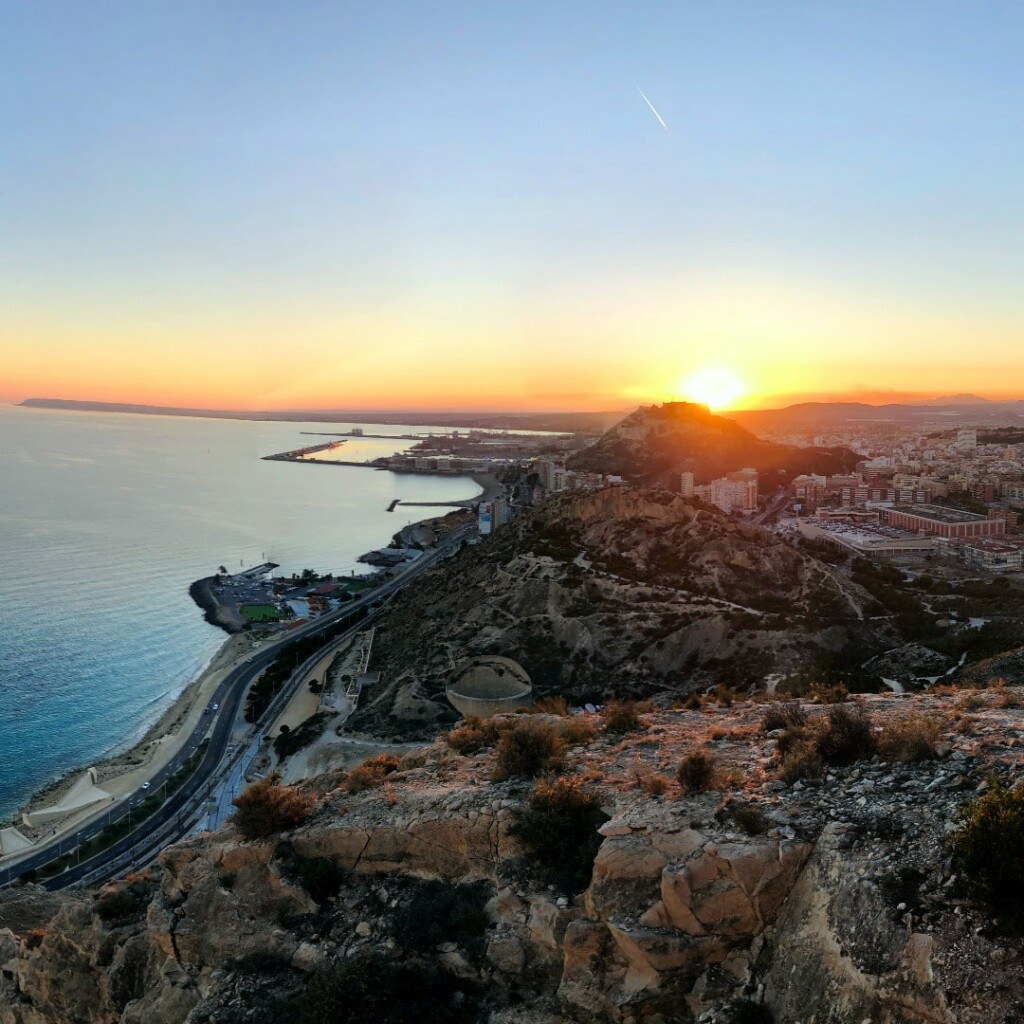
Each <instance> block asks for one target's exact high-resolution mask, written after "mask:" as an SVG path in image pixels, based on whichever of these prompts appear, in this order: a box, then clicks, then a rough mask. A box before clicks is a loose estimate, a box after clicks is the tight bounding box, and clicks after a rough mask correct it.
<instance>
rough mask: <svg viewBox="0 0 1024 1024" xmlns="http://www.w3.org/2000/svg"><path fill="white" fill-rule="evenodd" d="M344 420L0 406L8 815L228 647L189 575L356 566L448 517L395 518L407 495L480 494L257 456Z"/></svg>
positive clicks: (138, 728)
mask: <svg viewBox="0 0 1024 1024" xmlns="http://www.w3.org/2000/svg"><path fill="white" fill-rule="evenodd" d="M348 426H349V425H341V426H335V425H325V424H300V423H248V422H233V421H222V420H199V419H183V418H175V417H156V416H129V415H101V414H93V413H60V412H48V411H42V410H29V409H21V408H11V407H0V819H2V818H3V817H5V816H6V815H7V814H9V813H11V812H12V811H13V810H15V809H16V808H17V807H18V806H20V805H21V804H22V803H23V802H24V800H25V799H26V798H27V797H28V796H29V795H30V794H31V793H32V792H33V791H34V790H35V789H37V788H38V787H39V786H40V785H42V784H44V783H46V782H47V781H49V780H50V779H52V778H54V777H55V776H57V775H60V774H61V773H63V772H64V771H66V770H67V769H69V768H73V767H76V766H79V765H83V764H88V763H90V762H92V761H94V760H97V759H99V758H101V757H103V756H104V755H106V754H109V753H111V752H113V751H115V750H116V749H118V748H121V747H125V746H127V745H129V744H130V743H131V742H133V741H134V740H135V739H137V738H138V737H139V736H140V735H141V734H142V733H143V732H144V731H145V729H146V727H147V726H148V725H149V724H151V723H152V722H153V721H154V720H155V719H156V718H158V717H159V715H160V714H161V712H162V711H163V710H164V708H166V707H167V705H168V704H169V703H170V702H171V701H172V700H173V699H174V697H175V696H176V695H177V694H178V693H179V692H180V691H181V690H182V689H183V688H184V686H185V685H186V684H187V683H188V682H189V680H190V679H192V678H193V676H194V675H195V674H196V672H197V671H198V670H199V669H201V667H202V666H203V665H204V664H205V663H206V662H207V661H208V660H209V658H210V657H211V656H212V655H213V654H214V652H215V651H216V650H217V648H218V647H219V646H220V644H221V643H222V642H223V640H224V639H225V634H224V633H222V632H221V631H219V630H217V629H215V628H214V627H212V626H209V625H207V623H205V622H204V621H203V618H202V613H201V612H200V610H199V609H198V608H197V607H196V606H195V605H194V604H193V603H192V601H191V599H190V598H189V596H188V585H189V583H191V582H192V580H194V579H197V578H198V577H200V576H206V575H209V574H210V573H212V572H215V571H216V569H217V566H218V565H220V564H221V563H223V564H225V565H226V566H228V568H229V569H231V568H236V569H237V568H238V567H239V566H240V565H241V564H245V565H246V566H249V565H254V564H256V563H258V562H261V561H263V560H264V554H265V555H266V558H267V559H270V560H271V561H275V562H279V563H280V564H281V567H282V570H283V571H285V572H293V571H300V570H301V569H303V568H305V567H307V566H308V567H311V568H314V569H317V570H319V571H326V570H331V571H346V570H349V569H352V568H356V567H357V565H358V563H357V562H356V558H357V556H358V555H360V554H362V553H363V552H365V551H368V550H370V549H371V548H375V547H380V546H381V545H383V544H385V543H386V542H387V541H388V540H389V539H390V538H391V535H392V534H393V533H394V532H395V531H396V530H398V529H399V528H400V527H402V526H404V525H405V524H406V523H407V522H409V521H410V518H422V517H423V516H425V515H429V514H432V513H433V512H434V510H430V509H420V510H416V511H415V513H413V510H403V509H401V508H399V509H398V510H397V511H396V512H394V513H388V512H387V511H385V510H386V508H387V506H388V504H389V503H390V502H391V500H392V499H393V498H402V499H405V500H409V501H445V500H452V499H457V498H469V497H472V496H473V495H474V494H476V493H477V492H478V488H477V487H476V485H475V484H474V483H473V482H472V480H469V479H468V478H456V479H445V478H438V477H425V476H424V477H414V476H406V475H396V474H391V473H379V472H375V471H373V470H368V469H361V468H356V467H334V466H331V467H327V466H301V465H294V464H289V463H280V462H262V461H261V460H260V456H261V455H269V454H271V453H273V452H279V451H285V450H288V449H291V448H297V447H301V446H304V445H309V444H314V443H318V442H319V441H323V440H326V438H314V437H308V436H306V437H304V436H303V435H302V434H301V433H300V431H302V430H314V431H316V430H321V431H323V430H344V429H348ZM366 429H367V430H368V431H375V432H378V433H401V432H403V429H404V428H400V427H391V426H388V427H381V426H372V425H369V424H367V425H366ZM414 429H415V428H414ZM419 429H423V428H419ZM406 444H407V442H403V441H374V440H369V439H365V440H360V441H358V442H349V443H348V444H346V446H345V451H346V457H349V458H352V459H365V458H370V457H375V456H377V455H383V454H390V453H392V452H395V451H400V450H402V449H403V448H405V447H406ZM436 511H437V512H443V509H439V510H436ZM360 568H363V569H365V566H364V567H360Z"/></svg>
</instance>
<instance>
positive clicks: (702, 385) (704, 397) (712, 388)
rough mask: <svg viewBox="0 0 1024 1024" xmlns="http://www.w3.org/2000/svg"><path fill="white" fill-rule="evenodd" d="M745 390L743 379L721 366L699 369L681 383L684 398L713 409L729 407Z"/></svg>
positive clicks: (680, 387)
mask: <svg viewBox="0 0 1024 1024" xmlns="http://www.w3.org/2000/svg"><path fill="white" fill-rule="evenodd" d="M745 391H746V387H745V386H744V384H743V381H741V380H740V379H739V377H737V376H736V374H735V373H733V372H732V371H731V370H723V369H721V368H720V367H708V368H706V369H703V370H697V372H696V373H693V374H691V375H690V376H689V377H687V378H686V379H685V380H684V381H683V382H682V383H681V384H680V385H679V392H680V394H681V395H682V396H683V398H685V399H687V400H688V401H691V402H700V403H701V405H706V406H707V407H708V408H709V409H712V410H715V409H727V408H729V406H731V405H732V404H733V403H734V402H735V401H736V399H738V398H739V397H740V396H741V395H742V394H743V393H744V392H745Z"/></svg>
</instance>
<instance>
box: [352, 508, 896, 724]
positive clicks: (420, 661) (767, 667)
mask: <svg viewBox="0 0 1024 1024" xmlns="http://www.w3.org/2000/svg"><path fill="white" fill-rule="evenodd" d="M870 604H871V598H870V597H869V596H868V595H867V594H866V592H864V591H863V590H861V588H860V587H858V586H856V585H854V584H852V583H851V582H850V581H849V580H848V578H847V577H845V576H844V575H843V574H842V573H841V572H839V571H837V570H836V568H835V567H834V566H831V565H828V564H825V563H823V562H820V561H817V560H816V559H814V558H812V557H810V556H809V555H807V554H805V553H803V552H802V551H799V550H797V549H796V548H794V547H793V546H792V545H790V544H787V543H786V542H784V541H783V540H781V539H779V538H778V537H777V536H775V535H773V534H771V533H769V532H767V531H765V530H761V529H760V528H758V527H754V526H748V525H744V524H742V523H740V522H737V521H736V520H734V519H731V518H730V517H728V516H726V515H724V514H723V513H721V512H719V511H718V510H716V509H711V508H707V507H702V506H699V505H695V504H692V503H687V502H686V501H684V500H683V499H682V498H681V497H680V496H679V495H677V494H671V493H669V492H665V491H647V490H637V489H628V490H627V489H622V488H608V489H605V490H602V491H596V492H585V493H579V494H566V495H561V496H558V497H556V498H552V499H550V500H549V501H547V502H546V503H545V504H544V505H543V507H541V508H539V509H535V510H533V511H532V512H531V513H529V514H527V515H525V516H521V517H519V518H517V519H515V520H514V521H513V522H512V523H510V524H509V525H508V526H506V527H504V528H502V529H501V530H499V531H498V532H496V533H495V534H493V535H492V536H490V537H488V538H485V539H483V540H482V541H481V542H480V544H478V545H477V546H474V547H470V548H467V549H464V550H463V551H462V552H461V553H460V554H459V555H458V556H457V557H455V558H452V559H450V560H449V561H447V562H445V563H443V564H442V565H440V566H439V567H438V568H436V569H434V570H432V571H431V572H430V574H429V575H427V576H425V577H424V580H423V583H422V584H421V585H417V586H416V587H412V588H409V589H408V590H406V591H403V592H402V593H401V594H400V595H399V596H398V597H396V598H395V600H394V602H393V605H392V607H391V609H390V610H389V611H388V612H387V614H386V615H385V616H384V617H383V618H382V619H381V620H380V621H379V628H378V630H377V639H376V642H375V648H374V650H375V655H374V661H373V668H374V669H375V670H376V671H379V672H380V679H381V681H380V682H379V683H378V684H377V685H376V686H375V687H373V688H372V689H370V690H367V691H366V692H365V693H364V695H363V702H362V705H361V708H360V711H359V713H358V715H357V716H356V717H355V724H354V727H355V728H356V729H359V730H363V731H366V732H370V733H373V734H375V735H378V736H399V737H410V736H412V737H421V738H426V737H429V736H432V735H434V733H435V732H436V730H437V728H438V723H439V722H445V721H449V720H452V718H453V712H452V711H451V709H450V708H449V707H448V705H447V702H446V701H445V699H444V690H445V686H446V684H447V682H448V680H449V679H450V678H451V675H452V671H453V669H454V668H455V666H456V665H457V664H458V663H460V662H461V661H462V660H463V659H465V658H466V657H470V656H473V655H480V654H498V655H503V656H506V657H510V658H513V659H515V660H516V661H518V662H520V663H521V664H522V665H523V666H524V667H525V668H526V670H527V672H528V673H529V675H530V677H531V679H532V680H533V683H534V686H535V690H536V692H537V694H538V695H540V696H546V695H552V694H562V695H565V696H567V697H568V698H569V699H570V700H572V701H576V702H585V701H591V702H594V703H603V702H604V701H606V700H608V699H609V698H610V697H612V696H629V695H631V696H651V695H653V694H656V693H666V694H668V695H669V696H670V697H686V695H687V694H689V693H691V692H693V691H694V690H696V689H702V688H705V687H707V686H709V685H714V684H719V683H724V684H728V685H735V686H740V687H749V686H758V685H759V686H762V687H763V686H764V685H765V680H766V678H767V677H769V676H770V675H771V674H772V673H787V672H792V671H797V670H802V671H814V670H815V669H816V668H822V669H823V670H824V669H825V668H826V667H828V666H834V665H835V664H836V662H837V660H843V659H844V658H846V656H847V655H850V657H853V658H854V660H856V659H855V655H856V654H857V652H860V651H864V650H878V649H881V648H883V647H888V646H892V639H891V637H889V635H888V633H887V632H886V631H887V630H888V629H890V628H891V627H888V626H887V625H886V623H885V621H884V620H870V621H869V619H868V618H867V616H866V609H867V608H868V606H869V605H870ZM865 656H866V655H865ZM846 660H849V659H848V658H846Z"/></svg>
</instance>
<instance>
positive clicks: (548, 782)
mask: <svg viewBox="0 0 1024 1024" xmlns="http://www.w3.org/2000/svg"><path fill="white" fill-rule="evenodd" d="M607 820H608V815H607V814H605V813H604V811H602V810H601V802H600V800H599V798H598V797H597V796H596V795H595V794H593V793H588V792H586V791H585V790H584V789H583V788H582V786H581V785H580V783H579V781H578V780H576V779H568V778H564V777H563V778H555V779H541V780H540V781H539V782H537V784H536V785H535V786H534V790H533V793H532V794H531V795H530V798H529V800H528V801H527V802H526V805H525V806H524V807H522V808H520V809H519V810H518V811H517V812H516V815H515V820H514V822H513V824H512V828H511V833H512V835H513V836H514V837H515V838H516V839H518V840H519V842H520V843H522V844H523V846H524V847H525V848H526V850H527V852H528V853H529V855H530V860H531V862H532V872H533V874H534V875H536V876H537V877H538V878H539V879H540V880H541V881H542V882H544V883H546V884H550V885H555V886H557V887H558V888H559V889H561V890H562V891H563V892H567V893H571V894H573V895H575V894H576V893H578V892H581V891H582V890H583V889H585V888H586V887H587V885H588V884H589V883H590V875H591V872H592V870H593V866H594V858H595V857H596V856H597V851H598V848H599V847H600V845H601V836H600V834H599V833H598V831H597V830H598V829H599V828H600V827H601V826H602V825H603V824H604V823H605V822H606V821H607Z"/></svg>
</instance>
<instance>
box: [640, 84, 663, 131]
mask: <svg viewBox="0 0 1024 1024" xmlns="http://www.w3.org/2000/svg"><path fill="white" fill-rule="evenodd" d="M636 91H637V92H638V93H640V95H641V96H643V98H644V103H646V104H647V106H649V107H650V108H651V113H652V114H653V115H654V116H655V117H656V118H657V119H658V123H659V124H660V125H661V127H662V128H664V129H665V131H668V125H667V124H665V121H664V118H662V116H661V114H659V113H658V111H657V110H655V108H654V104H653V103H652V102H651V101H650V100H649V99H648V98H647V93H645V92H644V91H643V89H641V88H640V86H639V85H638V86H637V87H636Z"/></svg>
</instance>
